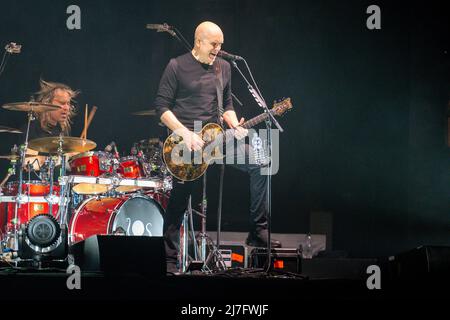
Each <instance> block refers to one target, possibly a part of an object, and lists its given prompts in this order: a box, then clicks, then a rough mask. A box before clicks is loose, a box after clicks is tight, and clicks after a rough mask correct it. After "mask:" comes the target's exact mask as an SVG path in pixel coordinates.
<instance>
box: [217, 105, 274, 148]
mask: <svg viewBox="0 0 450 320" xmlns="http://www.w3.org/2000/svg"><path fill="white" fill-rule="evenodd" d="M269 112H272V110H270V111H269ZM268 117H269V115H268V114H267V113H266V112H264V113H261V114H260V115H258V116H256V117H254V118H252V119H250V120H248V121H246V122H244V123H243V124H242V125H241V127H242V128H244V129H250V128H251V127H254V126H256V125H257V124H258V123H261V122H263V121H264V120H266V119H267V118H268ZM233 138H234V129H233V130H226V133H225V141H228V140H229V139H233Z"/></svg>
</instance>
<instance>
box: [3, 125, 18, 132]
mask: <svg viewBox="0 0 450 320" xmlns="http://www.w3.org/2000/svg"><path fill="white" fill-rule="evenodd" d="M0 132H9V133H22V131H20V130H18V129H14V128H10V127H5V126H0Z"/></svg>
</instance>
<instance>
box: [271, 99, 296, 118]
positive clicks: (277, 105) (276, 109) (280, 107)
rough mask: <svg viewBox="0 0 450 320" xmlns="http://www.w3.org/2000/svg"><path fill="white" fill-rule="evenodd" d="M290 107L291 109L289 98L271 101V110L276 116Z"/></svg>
mask: <svg viewBox="0 0 450 320" xmlns="http://www.w3.org/2000/svg"><path fill="white" fill-rule="evenodd" d="M290 109H292V103H291V98H284V99H282V100H281V101H278V102H274V103H273V108H272V112H273V113H274V114H275V115H277V116H281V115H282V114H283V113H285V112H286V111H287V110H290Z"/></svg>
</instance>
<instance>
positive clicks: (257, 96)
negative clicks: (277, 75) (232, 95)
mask: <svg viewBox="0 0 450 320" xmlns="http://www.w3.org/2000/svg"><path fill="white" fill-rule="evenodd" d="M243 60H244V62H245V65H246V66H247V69H248V71H249V73H250V75H251V71H250V68H249V67H248V64H247V61H245V59H243ZM231 64H232V65H233V67H234V68H235V69H236V70H238V72H239V73H240V75H241V77H242V78H243V79H244V81H245V82H246V83H247V89H248V91H249V92H250V93H251V95H252V96H253V98H254V99H255V101H256V103H257V104H258V105H259V106H260V107H261V108H263V109H264V112H265V113H266V114H267V115H268V117H267V119H266V120H265V122H266V127H267V146H268V147H269V154H270V157H272V133H271V128H272V123H274V124H275V126H276V127H277V128H278V130H280V132H283V128H281V126H280V124H279V123H278V121H277V120H276V119H275V117H274V116H273V115H272V113H271V112H270V110H269V108H268V107H267V104H266V102H265V101H264V99H263V98H262V95H261V93H258V91H259V90H258V91H256V90H255V89H254V88H253V86H252V85H251V84H250V82H249V81H248V80H247V78H246V77H245V75H244V74H243V73H242V71H241V69H239V67H238V65H237V63H236V61H235V60H232V61H231ZM253 81H254V80H253ZM254 82H255V81H254ZM255 86H256V82H255ZM256 87H257V86H256ZM271 191H272V163H270V164H269V172H268V174H267V193H266V197H267V231H268V238H267V260H266V266H265V270H266V273H268V272H269V271H270V270H271V269H272V252H271V251H272V248H271V230H270V229H271V219H272V201H271V200H272V193H271Z"/></svg>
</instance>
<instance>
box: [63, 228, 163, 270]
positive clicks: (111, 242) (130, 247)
mask: <svg viewBox="0 0 450 320" xmlns="http://www.w3.org/2000/svg"><path fill="white" fill-rule="evenodd" d="M70 253H71V254H73V256H74V259H75V264H76V265H77V266H78V267H80V269H81V272H103V273H107V274H141V275H145V276H150V277H154V276H155V277H159V276H165V275H166V254H165V249H164V240H163V238H162V237H146V236H122V235H95V236H91V237H89V238H87V239H86V240H84V241H80V242H78V243H76V244H74V245H72V246H71V247H70Z"/></svg>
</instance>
